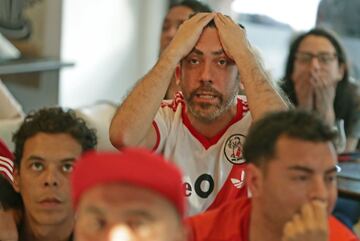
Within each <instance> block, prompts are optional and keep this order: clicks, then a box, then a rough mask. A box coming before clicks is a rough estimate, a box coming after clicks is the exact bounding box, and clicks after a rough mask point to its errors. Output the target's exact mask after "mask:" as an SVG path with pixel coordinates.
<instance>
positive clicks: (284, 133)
mask: <svg viewBox="0 0 360 241" xmlns="http://www.w3.org/2000/svg"><path fill="white" fill-rule="evenodd" d="M335 138H336V132H335V131H334V130H333V129H332V128H330V127H329V126H327V125H325V124H324V123H323V122H322V120H321V119H320V118H317V117H315V116H314V115H312V114H311V113H308V112H301V111H295V110H294V111H289V112H279V113H273V114H270V115H268V116H267V117H265V118H263V119H262V120H260V121H258V122H256V123H254V125H253V126H252V127H251V129H250V131H249V134H248V136H247V139H246V141H245V144H244V157H245V160H246V161H247V163H248V164H247V173H246V174H247V177H248V186H249V189H250V191H251V193H252V197H251V199H248V200H242V199H238V200H234V201H232V202H228V203H227V204H225V205H223V206H222V207H220V208H219V209H214V210H211V211H208V212H205V213H202V214H200V215H197V216H193V217H191V218H190V219H189V220H188V224H189V226H190V227H191V230H192V232H191V234H192V235H191V239H190V240H191V241H264V240H266V241H280V240H281V241H359V239H358V238H357V237H356V236H355V235H354V234H353V233H352V232H351V231H350V230H349V229H348V228H347V227H345V226H344V225H343V224H342V223H340V221H338V220H337V219H335V218H334V217H333V216H331V212H332V210H333V208H334V205H335V202H336V198H337V186H336V173H337V171H338V167H337V155H336V151H335V148H334V144H333V143H332V142H333V141H334V139H335Z"/></svg>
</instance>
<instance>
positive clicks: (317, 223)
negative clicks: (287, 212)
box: [282, 201, 329, 241]
mask: <svg viewBox="0 0 360 241" xmlns="http://www.w3.org/2000/svg"><path fill="white" fill-rule="evenodd" d="M328 238H329V228H328V216H327V209H326V203H324V202H321V201H311V202H309V203H306V204H304V206H303V207H302V208H301V212H300V213H297V214H295V215H294V217H293V218H292V220H290V221H289V222H287V223H286V224H285V226H284V232H283V238H282V241H328Z"/></svg>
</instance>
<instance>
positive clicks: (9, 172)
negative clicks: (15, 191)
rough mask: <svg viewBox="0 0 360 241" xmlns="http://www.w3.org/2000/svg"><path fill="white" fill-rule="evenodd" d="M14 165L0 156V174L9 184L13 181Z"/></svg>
mask: <svg viewBox="0 0 360 241" xmlns="http://www.w3.org/2000/svg"><path fill="white" fill-rule="evenodd" d="M13 173H14V164H13V162H12V161H11V160H10V159H9V158H6V157H3V156H0V174H1V175H3V176H4V177H5V178H6V179H8V180H10V181H11V182H13V181H14V177H13Z"/></svg>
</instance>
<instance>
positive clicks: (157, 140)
mask: <svg viewBox="0 0 360 241" xmlns="http://www.w3.org/2000/svg"><path fill="white" fill-rule="evenodd" d="M152 125H153V127H154V129H155V132H156V143H155V146H154V148H153V149H152V150H153V151H156V149H157V148H158V147H159V144H160V130H159V127H158V125H157V124H156V122H155V121H153V123H152Z"/></svg>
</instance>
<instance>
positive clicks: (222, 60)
mask: <svg viewBox="0 0 360 241" xmlns="http://www.w3.org/2000/svg"><path fill="white" fill-rule="evenodd" d="M227 63H228V61H227V60H226V59H220V60H219V61H218V64H219V65H227Z"/></svg>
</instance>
